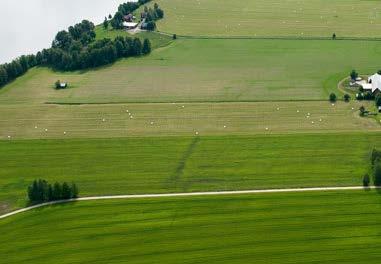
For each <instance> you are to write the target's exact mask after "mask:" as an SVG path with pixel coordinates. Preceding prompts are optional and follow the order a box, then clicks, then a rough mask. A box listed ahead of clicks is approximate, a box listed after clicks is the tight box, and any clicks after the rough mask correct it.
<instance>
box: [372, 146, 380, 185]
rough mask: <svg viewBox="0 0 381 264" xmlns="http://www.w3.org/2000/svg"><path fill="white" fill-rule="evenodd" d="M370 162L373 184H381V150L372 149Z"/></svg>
mask: <svg viewBox="0 0 381 264" xmlns="http://www.w3.org/2000/svg"><path fill="white" fill-rule="evenodd" d="M371 163H372V167H373V174H374V185H375V186H381V151H379V150H377V149H373V151H372V155H371Z"/></svg>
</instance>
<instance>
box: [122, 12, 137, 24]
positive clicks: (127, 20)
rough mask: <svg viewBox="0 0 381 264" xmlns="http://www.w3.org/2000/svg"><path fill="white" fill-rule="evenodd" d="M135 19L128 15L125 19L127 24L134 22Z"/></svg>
mask: <svg viewBox="0 0 381 264" xmlns="http://www.w3.org/2000/svg"><path fill="white" fill-rule="evenodd" d="M135 18H136V17H134V15H133V14H128V15H126V16H124V17H123V19H124V21H126V22H132V21H134V19H135Z"/></svg>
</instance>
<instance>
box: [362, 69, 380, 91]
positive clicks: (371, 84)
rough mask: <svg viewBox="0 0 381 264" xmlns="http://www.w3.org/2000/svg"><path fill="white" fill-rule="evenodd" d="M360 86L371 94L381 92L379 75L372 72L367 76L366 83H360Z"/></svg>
mask: <svg viewBox="0 0 381 264" xmlns="http://www.w3.org/2000/svg"><path fill="white" fill-rule="evenodd" d="M361 86H362V88H363V89H364V90H365V91H369V92H372V94H377V93H379V92H381V75H380V74H378V73H375V74H373V75H372V76H370V77H369V78H368V83H362V84H361Z"/></svg>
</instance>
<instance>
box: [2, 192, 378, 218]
mask: <svg viewBox="0 0 381 264" xmlns="http://www.w3.org/2000/svg"><path fill="white" fill-rule="evenodd" d="M374 189H381V187H376V186H371V187H366V188H365V187H363V186H346V187H310V188H285V189H262V190H243V191H214V192H188V193H187V192H185V193H163V194H137V195H110V196H92V197H82V198H77V199H69V200H59V201H53V202H47V203H42V204H38V205H34V206H30V207H26V208H23V209H19V210H16V211H13V212H10V213H7V214H4V215H1V216H0V219H5V218H8V217H11V216H14V215H17V214H20V213H23V212H27V211H30V210H33V209H37V208H41V207H45V206H50V205H56V204H64V203H71V202H80V201H96V200H114V199H147V198H152V199H154V198H170V197H196V196H216V195H244V194H265V193H296V192H319V191H320V192H327V191H355V190H366V191H369V190H374Z"/></svg>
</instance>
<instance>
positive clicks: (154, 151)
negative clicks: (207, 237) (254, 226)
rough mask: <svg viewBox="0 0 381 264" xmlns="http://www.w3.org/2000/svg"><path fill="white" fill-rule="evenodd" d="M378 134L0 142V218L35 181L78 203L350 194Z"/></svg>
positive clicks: (21, 201)
mask: <svg viewBox="0 0 381 264" xmlns="http://www.w3.org/2000/svg"><path fill="white" fill-rule="evenodd" d="M374 147H381V135H380V134H379V133H360V134H350V133H349V134H348V133H347V134H345V133H342V134H310V135H309V134H296V135H257V136H213V137H167V138H160V137H151V138H129V139H103V140H102V139H93V140H90V139H83V140H79V139H77V140H24V141H23V140H20V141H0V159H1V167H0V175H1V177H0V188H1V190H2V191H1V193H0V201H1V203H0V213H4V212H6V211H10V210H11V209H14V208H16V207H23V206H25V205H26V189H27V186H28V185H29V184H30V182H32V181H33V180H34V179H38V178H43V179H46V180H48V181H50V182H55V181H60V182H61V181H68V182H72V181H74V182H76V183H77V184H78V186H79V188H80V191H81V196H94V195H112V194H144V193H169V192H193V191H218V190H247V189H264V188H287V187H316V186H357V185H361V184H362V177H363V175H364V174H365V173H367V172H368V171H369V169H370V153H371V150H372V149H373V148H374Z"/></svg>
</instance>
